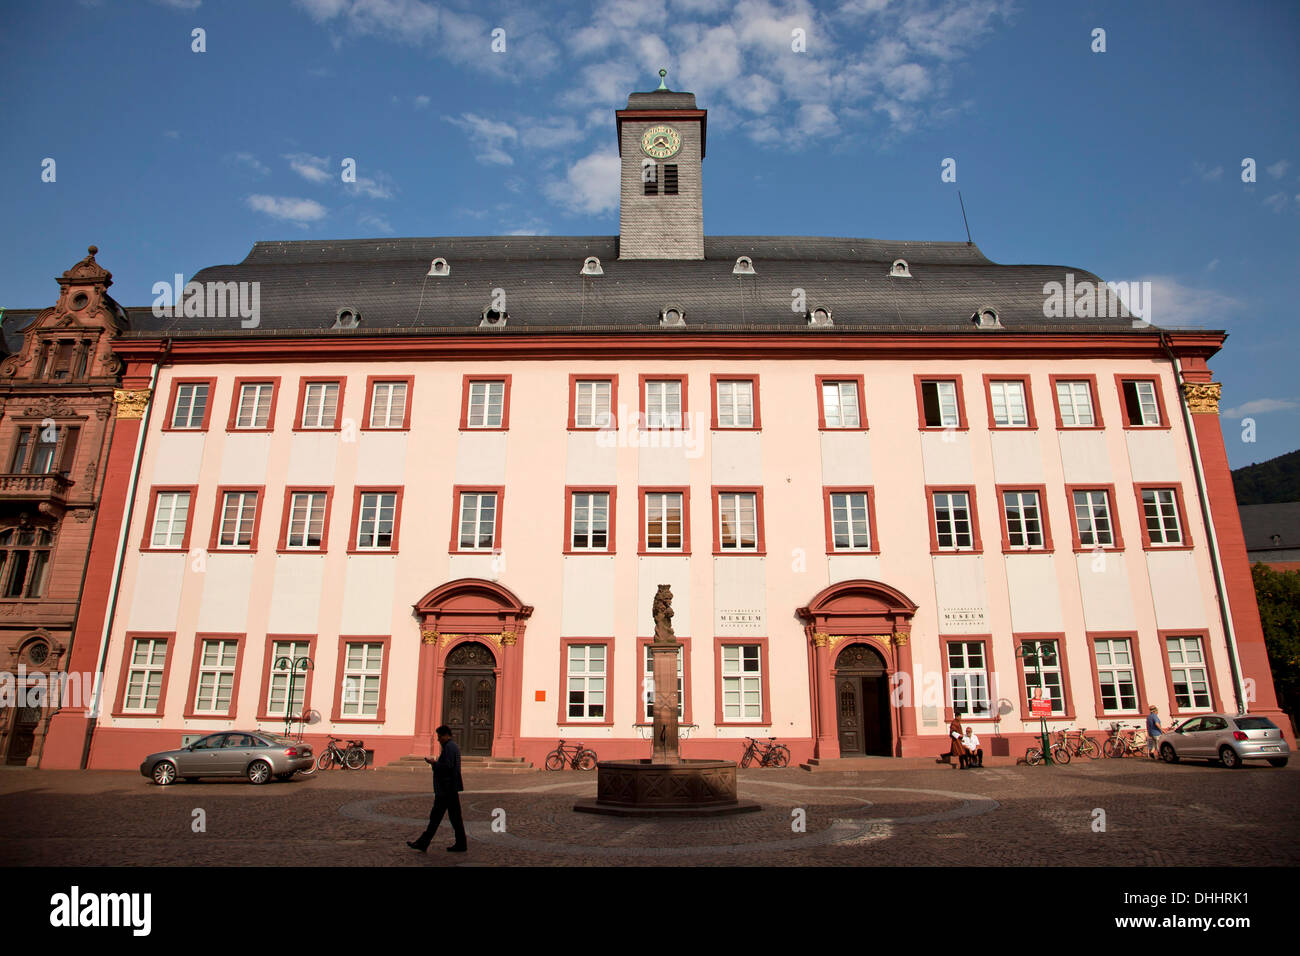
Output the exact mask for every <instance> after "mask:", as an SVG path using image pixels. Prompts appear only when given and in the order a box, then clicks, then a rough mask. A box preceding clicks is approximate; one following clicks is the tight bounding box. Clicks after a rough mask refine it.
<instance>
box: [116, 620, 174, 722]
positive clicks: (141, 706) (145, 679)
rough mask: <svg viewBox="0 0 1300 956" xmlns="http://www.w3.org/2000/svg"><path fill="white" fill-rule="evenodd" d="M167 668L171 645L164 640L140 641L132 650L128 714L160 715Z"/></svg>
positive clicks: (125, 702)
mask: <svg viewBox="0 0 1300 956" xmlns="http://www.w3.org/2000/svg"><path fill="white" fill-rule="evenodd" d="M166 665H167V642H166V641H165V640H163V639H161V638H156V637H154V638H150V637H137V638H136V639H135V644H134V645H133V646H132V648H131V664H130V670H129V671H128V672H127V677H126V694H125V696H124V697H123V699H122V709H123V710H124V711H132V710H137V711H138V710H143V711H150V712H153V711H156V710H157V709H158V697H159V695H161V694H162V682H163V671H164V669H165V667H166Z"/></svg>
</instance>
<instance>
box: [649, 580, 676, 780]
mask: <svg viewBox="0 0 1300 956" xmlns="http://www.w3.org/2000/svg"><path fill="white" fill-rule="evenodd" d="M651 614H652V616H653V617H654V622H655V637H654V641H653V642H652V643H651V644H650V662H651V673H652V674H653V675H654V684H655V693H654V714H653V717H654V750H653V753H652V754H651V757H650V762H651V763H681V759H682V758H681V755H680V754H679V753H678V747H677V656H678V653H679V648H680V647H681V645H680V644H679V643H678V642H677V637H676V635H674V634H673V623H672V618H673V592H672V590H671V589H670V588H669V586H668V585H667V584H661V585H659V589H658V591H656V592H655V599H654V604H653V605H652V606H651Z"/></svg>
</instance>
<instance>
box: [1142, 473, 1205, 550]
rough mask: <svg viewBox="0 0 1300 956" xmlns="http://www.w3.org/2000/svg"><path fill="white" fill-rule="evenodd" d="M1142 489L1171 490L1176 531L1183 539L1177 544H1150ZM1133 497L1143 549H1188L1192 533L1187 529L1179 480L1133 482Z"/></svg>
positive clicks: (1190, 545) (1149, 532)
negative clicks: (1176, 518)
mask: <svg viewBox="0 0 1300 956" xmlns="http://www.w3.org/2000/svg"><path fill="white" fill-rule="evenodd" d="M1144 491H1172V492H1173V493H1174V507H1175V508H1177V509H1178V531H1179V533H1180V534H1181V535H1182V538H1183V540H1182V541H1181V542H1180V543H1179V544H1152V543H1151V531H1150V530H1149V529H1148V528H1147V512H1146V506H1145V505H1144V504H1143V503H1142V492H1144ZM1133 497H1134V499H1135V500H1136V501H1137V509H1138V531H1139V532H1140V533H1141V535H1142V550H1143V551H1190V550H1192V547H1193V545H1192V535H1191V532H1190V531H1188V529H1187V508H1186V507H1185V506H1184V505H1183V486H1182V483H1181V482H1169V481H1166V482H1159V481H1144V482H1134V483H1133Z"/></svg>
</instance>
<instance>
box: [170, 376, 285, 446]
mask: <svg viewBox="0 0 1300 956" xmlns="http://www.w3.org/2000/svg"><path fill="white" fill-rule="evenodd" d="M262 381H265V379H263V380H262ZM182 385H206V386H207V387H208V403H207V405H205V406H204V407H203V423H202V424H201V425H200V426H199V427H198V428H173V427H172V417H173V416H174V415H175V413H176V393H177V392H178V391H180V387H181V386H182ZM216 400H217V380H216V378H215V377H213V378H174V379H172V382H171V394H170V395H169V396H168V398H167V414H166V415H165V416H164V417H163V421H162V430H163V431H165V432H181V433H184V434H196V433H198V432H206V431H207V430H208V428H209V427H211V425H212V406H213V405H214V404H216Z"/></svg>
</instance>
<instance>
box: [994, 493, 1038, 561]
mask: <svg viewBox="0 0 1300 956" xmlns="http://www.w3.org/2000/svg"><path fill="white" fill-rule="evenodd" d="M1002 507H1003V508H1004V509H1005V514H1006V522H1007V544H1008V545H1009V546H1010V547H1012V548H1041V547H1042V546H1043V541H1044V537H1043V511H1042V506H1041V504H1040V502H1039V500H1038V492H1036V491H1004V492H1002Z"/></svg>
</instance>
